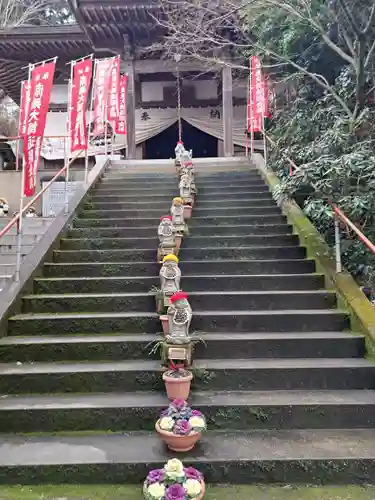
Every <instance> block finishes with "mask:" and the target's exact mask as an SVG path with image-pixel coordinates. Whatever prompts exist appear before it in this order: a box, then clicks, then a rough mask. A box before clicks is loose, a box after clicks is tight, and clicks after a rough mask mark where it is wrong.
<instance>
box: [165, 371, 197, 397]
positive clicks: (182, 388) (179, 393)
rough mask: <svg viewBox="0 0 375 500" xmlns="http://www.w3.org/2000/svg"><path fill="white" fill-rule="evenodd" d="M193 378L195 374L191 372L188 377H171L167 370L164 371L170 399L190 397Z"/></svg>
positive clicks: (166, 388)
mask: <svg viewBox="0 0 375 500" xmlns="http://www.w3.org/2000/svg"><path fill="white" fill-rule="evenodd" d="M192 379H193V374H192V373H191V372H189V375H187V376H186V377H179V378H178V377H170V376H169V375H167V372H165V373H163V380H164V382H165V390H166V391H167V396H168V398H169V399H171V400H173V399H183V400H185V401H186V399H187V398H188V397H189V393H190V385H191V381H192Z"/></svg>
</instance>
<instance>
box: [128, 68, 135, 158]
mask: <svg viewBox="0 0 375 500" xmlns="http://www.w3.org/2000/svg"><path fill="white" fill-rule="evenodd" d="M127 63H128V64H127V71H128V94H127V115H128V123H127V125H128V127H127V143H128V149H127V159H129V160H134V159H135V158H136V145H135V78H134V60H131V61H127Z"/></svg>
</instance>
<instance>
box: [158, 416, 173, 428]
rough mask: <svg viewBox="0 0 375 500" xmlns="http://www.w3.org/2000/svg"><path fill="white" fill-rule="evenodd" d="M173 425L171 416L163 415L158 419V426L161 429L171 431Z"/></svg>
mask: <svg viewBox="0 0 375 500" xmlns="http://www.w3.org/2000/svg"><path fill="white" fill-rule="evenodd" d="M173 426H174V420H173V418H172V417H163V418H161V419H160V420H159V427H160V429H162V430H163V431H171V430H172V429H173Z"/></svg>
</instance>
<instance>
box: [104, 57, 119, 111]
mask: <svg viewBox="0 0 375 500" xmlns="http://www.w3.org/2000/svg"><path fill="white" fill-rule="evenodd" d="M119 84H120V57H119V56H117V57H115V58H114V59H113V60H112V67H111V73H110V82H109V94H108V106H107V119H108V121H115V120H117V117H118V109H119Z"/></svg>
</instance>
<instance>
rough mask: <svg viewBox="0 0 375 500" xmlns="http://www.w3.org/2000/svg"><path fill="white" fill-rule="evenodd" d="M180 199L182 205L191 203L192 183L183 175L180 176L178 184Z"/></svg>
mask: <svg viewBox="0 0 375 500" xmlns="http://www.w3.org/2000/svg"><path fill="white" fill-rule="evenodd" d="M179 188H180V197H181V198H182V199H183V200H184V203H191V202H192V197H193V193H192V182H191V177H190V175H188V174H184V175H183V176H181V180H180V184H179Z"/></svg>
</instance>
